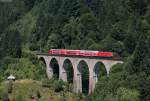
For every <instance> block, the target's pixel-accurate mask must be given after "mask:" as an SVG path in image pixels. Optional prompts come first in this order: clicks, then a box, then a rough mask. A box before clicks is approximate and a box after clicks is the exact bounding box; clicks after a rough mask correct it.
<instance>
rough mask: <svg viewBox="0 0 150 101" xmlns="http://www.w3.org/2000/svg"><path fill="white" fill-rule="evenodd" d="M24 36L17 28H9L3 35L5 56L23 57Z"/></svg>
mask: <svg viewBox="0 0 150 101" xmlns="http://www.w3.org/2000/svg"><path fill="white" fill-rule="evenodd" d="M21 43H22V38H21V35H20V33H19V32H18V31H17V30H8V31H6V33H4V34H3V36H2V41H1V52H2V55H3V56H12V57H21V48H22V47H21V45H22V44H21Z"/></svg>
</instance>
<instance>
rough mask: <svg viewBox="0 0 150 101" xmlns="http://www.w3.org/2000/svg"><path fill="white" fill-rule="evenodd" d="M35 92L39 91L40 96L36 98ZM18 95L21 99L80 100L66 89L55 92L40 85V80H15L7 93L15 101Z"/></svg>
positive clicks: (27, 100) (39, 100)
mask: <svg viewBox="0 0 150 101" xmlns="http://www.w3.org/2000/svg"><path fill="white" fill-rule="evenodd" d="M37 92H39V95H40V98H37ZM19 96H21V98H22V99H23V101H81V99H80V97H79V96H78V95H77V94H74V93H70V92H67V91H65V92H64V91H62V92H55V91H54V90H53V88H46V87H42V86H41V82H40V81H35V80H18V81H15V82H14V83H13V90H12V93H11V94H9V98H10V101H16V99H17V97H19ZM32 97H35V98H37V100H34V99H32Z"/></svg>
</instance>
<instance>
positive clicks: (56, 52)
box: [48, 49, 114, 57]
mask: <svg viewBox="0 0 150 101" xmlns="http://www.w3.org/2000/svg"><path fill="white" fill-rule="evenodd" d="M48 53H49V54H54V55H71V56H89V57H93V56H94V57H113V56H114V54H113V52H101V51H89V50H67V49H51V50H49V51H48Z"/></svg>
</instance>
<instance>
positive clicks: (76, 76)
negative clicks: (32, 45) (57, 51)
mask: <svg viewBox="0 0 150 101" xmlns="http://www.w3.org/2000/svg"><path fill="white" fill-rule="evenodd" d="M37 56H38V58H39V59H43V60H44V61H45V64H46V73H47V76H48V78H49V79H51V78H52V77H53V67H52V66H51V65H50V62H51V60H52V59H56V61H57V62H58V65H59V79H62V80H63V81H65V82H67V71H66V69H65V68H64V63H65V61H66V60H68V61H70V63H71V64H72V68H73V91H74V92H76V93H79V92H80V93H82V81H81V80H82V77H81V72H80V70H79V68H78V67H79V65H80V62H81V61H84V62H85V63H86V64H87V66H88V70H89V87H88V90H89V91H88V93H89V94H90V93H92V92H93V91H94V88H95V85H96V82H97V80H98V73H96V71H95V67H96V64H97V63H102V64H103V65H104V66H105V70H106V73H107V75H109V71H110V69H111V67H112V66H114V65H116V64H118V63H119V64H121V63H123V61H121V60H113V59H112V60H111V59H99V58H86V57H69V56H68V57H67V56H52V55H49V54H37Z"/></svg>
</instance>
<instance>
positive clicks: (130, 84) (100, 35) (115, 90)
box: [0, 0, 150, 101]
mask: <svg viewBox="0 0 150 101" xmlns="http://www.w3.org/2000/svg"><path fill="white" fill-rule="evenodd" d="M51 48H58V49H84V50H100V51H111V52H115V53H118V54H119V55H120V56H121V57H122V58H123V60H124V64H122V65H116V66H114V67H113V69H112V70H111V73H110V76H109V77H107V76H106V75H103V76H99V80H98V83H97V87H96V89H95V91H94V93H93V94H91V95H90V96H87V97H86V98H84V100H86V101H149V100H150V92H149V91H150V86H149V85H150V1H149V0H21V1H20V0H13V1H12V2H9V3H8V2H2V1H0V60H1V61H0V82H4V81H5V79H6V77H7V76H9V75H10V74H14V75H15V76H16V77H17V78H18V79H33V80H37V82H38V81H39V80H41V79H43V78H47V77H46V75H45V68H44V64H43V63H42V62H40V61H39V60H37V57H36V56H35V54H34V51H41V52H47V51H48V50H49V49H51ZM83 73H85V74H86V73H87V71H86V70H83ZM100 73H101V72H100ZM102 74H103V73H102ZM84 76H87V75H84ZM19 85H20V86H21V84H19ZM38 87H39V86H38ZM38 87H37V88H38ZM35 88H36V87H35ZM21 89H22V88H21ZM23 92H24V91H23ZM52 94H54V95H55V93H52ZM56 95H57V94H56ZM58 95H59V94H58ZM22 96H23V95H22ZM66 96H67V95H66ZM73 96H74V95H73ZM78 96H80V95H78ZM54 98H55V99H56V98H57V97H54ZM68 99H69V98H68ZM66 100H67V99H66ZM45 101H47V100H45ZM64 101H65V100H64Z"/></svg>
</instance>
